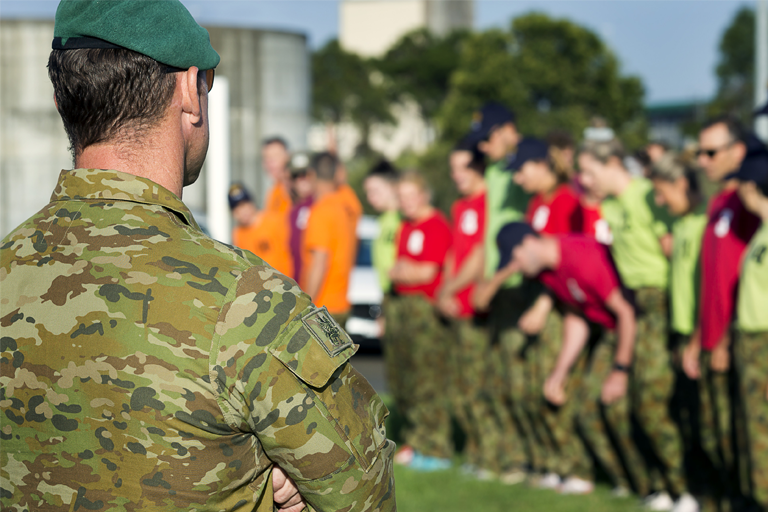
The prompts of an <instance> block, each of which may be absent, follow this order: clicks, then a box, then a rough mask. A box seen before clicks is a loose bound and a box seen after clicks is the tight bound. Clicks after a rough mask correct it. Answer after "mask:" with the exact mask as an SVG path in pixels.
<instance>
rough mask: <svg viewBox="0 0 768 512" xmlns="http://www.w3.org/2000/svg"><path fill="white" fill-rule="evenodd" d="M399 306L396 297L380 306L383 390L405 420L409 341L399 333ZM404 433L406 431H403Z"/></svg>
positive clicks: (401, 324)
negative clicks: (385, 389)
mask: <svg viewBox="0 0 768 512" xmlns="http://www.w3.org/2000/svg"><path fill="white" fill-rule="evenodd" d="M401 304H403V301H401V300H398V298H397V297H393V296H391V295H387V296H385V297H384V301H383V302H382V310H383V313H384V320H385V322H386V327H385V331H384V338H383V339H382V351H383V353H384V366H385V371H386V376H387V388H388V389H389V392H390V393H391V394H392V398H393V399H394V402H395V407H396V408H397V412H398V414H399V415H400V416H401V417H403V418H405V417H406V416H407V414H408V409H409V406H410V403H411V393H410V391H409V390H408V388H407V385H406V376H407V375H408V374H409V373H411V372H412V371H413V369H412V366H413V360H412V353H411V343H412V339H411V336H410V335H409V333H407V332H406V331H405V330H404V329H403V325H404V323H403V321H402V318H403V316H404V313H403V312H402V309H403V308H402V307H401ZM406 430H407V427H406Z"/></svg>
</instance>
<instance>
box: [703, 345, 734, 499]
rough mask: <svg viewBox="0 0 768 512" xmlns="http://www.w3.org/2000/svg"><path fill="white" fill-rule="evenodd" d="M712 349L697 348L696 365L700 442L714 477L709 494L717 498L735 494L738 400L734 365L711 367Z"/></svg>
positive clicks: (731, 497)
mask: <svg viewBox="0 0 768 512" xmlns="http://www.w3.org/2000/svg"><path fill="white" fill-rule="evenodd" d="M711 361H712V353H711V352H708V351H703V350H702V352H701V358H700V360H699V366H700V368H701V378H700V379H699V393H700V395H699V398H700V400H701V409H700V411H701V412H700V414H701V444H702V448H704V451H705V452H706V454H707V457H708V458H709V460H710V462H711V463H712V465H713V466H714V467H715V471H716V473H717V476H718V479H717V482H715V488H714V489H712V490H713V494H714V495H715V498H716V499H718V500H722V499H724V498H730V499H733V498H734V497H735V496H737V495H738V494H739V471H738V469H737V463H736V460H737V457H736V455H737V454H736V452H737V446H736V430H735V428H734V426H735V425H734V422H735V421H736V414H735V408H736V405H737V402H738V400H739V393H738V381H737V379H738V378H737V376H736V367H735V365H734V364H732V365H731V367H730V368H729V370H728V371H727V372H715V371H712V368H711Z"/></svg>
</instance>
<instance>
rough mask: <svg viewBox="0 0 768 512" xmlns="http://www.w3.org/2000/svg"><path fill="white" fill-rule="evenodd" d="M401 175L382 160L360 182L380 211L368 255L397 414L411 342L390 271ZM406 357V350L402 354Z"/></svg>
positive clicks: (402, 404)
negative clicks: (375, 279) (376, 281)
mask: <svg viewBox="0 0 768 512" xmlns="http://www.w3.org/2000/svg"><path fill="white" fill-rule="evenodd" d="M399 178H400V173H399V172H398V170H397V169H396V168H395V167H394V166H393V165H392V164H391V163H390V162H388V161H387V160H382V161H380V162H379V163H377V164H376V165H375V166H373V167H372V168H371V170H370V171H369V172H368V175H367V176H366V178H365V181H363V189H364V190H365V196H366V198H367V200H368V203H369V204H370V205H371V206H372V207H373V209H374V210H376V211H377V212H378V213H379V217H378V222H379V235H378V236H377V237H376V239H375V240H374V241H373V244H372V247H371V256H372V259H373V268H374V269H375V270H376V274H377V275H378V277H379V283H380V284H381V290H382V292H383V293H384V299H383V301H382V312H383V322H382V323H383V325H384V334H383V340H382V342H383V343H382V345H383V346H382V350H383V353H384V363H385V367H386V374H387V387H388V388H389V390H390V392H391V393H392V396H393V398H394V399H395V405H396V406H397V410H398V413H399V414H405V413H406V410H407V409H408V404H409V403H410V402H409V395H410V392H409V391H408V390H407V389H406V384H405V377H406V374H407V372H408V371H409V369H408V368H407V367H406V366H407V364H406V362H407V361H410V358H409V357H403V351H408V350H410V348H409V347H408V344H409V342H410V340H409V338H408V336H402V335H401V334H402V333H398V332H397V325H398V324H399V321H398V318H399V316H400V315H401V313H399V312H398V311H396V306H395V304H394V302H393V301H392V300H391V299H392V280H391V279H390V278H389V271H390V270H391V269H392V267H393V266H394V264H395V260H396V259H397V237H398V233H399V232H400V223H401V218H400V212H399V207H400V204H399V201H398V199H397V182H398V180H399ZM405 356H407V352H406V353H405Z"/></svg>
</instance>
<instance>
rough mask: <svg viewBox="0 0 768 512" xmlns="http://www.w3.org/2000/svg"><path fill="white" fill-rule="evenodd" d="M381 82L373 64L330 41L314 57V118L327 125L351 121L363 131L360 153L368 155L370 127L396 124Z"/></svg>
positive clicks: (387, 95)
mask: <svg viewBox="0 0 768 512" xmlns="http://www.w3.org/2000/svg"><path fill="white" fill-rule="evenodd" d="M382 82H383V80H382V77H381V74H380V73H379V72H378V71H377V70H376V69H375V68H374V67H373V65H372V63H371V61H369V60H366V59H363V58H362V57H360V56H358V55H356V54H354V53H349V52H347V51H345V50H344V49H343V48H342V47H341V46H340V45H339V42H338V40H336V39H334V40H332V41H329V42H328V43H327V44H326V45H325V46H323V47H322V48H320V49H319V50H317V51H316V52H315V53H313V54H312V115H313V117H314V118H315V119H316V120H318V121H321V122H324V123H326V124H328V125H338V124H339V123H341V122H345V121H346V122H351V123H352V124H354V125H355V126H356V127H357V128H358V129H359V130H360V135H361V142H360V146H359V148H358V152H359V153H369V152H370V147H369V145H368V136H369V134H370V129H371V126H372V125H373V124H387V123H391V122H392V121H394V118H393V117H392V114H391V113H390V111H389V107H390V103H391V102H390V96H389V94H388V93H387V91H386V89H385V87H384V86H383V85H382Z"/></svg>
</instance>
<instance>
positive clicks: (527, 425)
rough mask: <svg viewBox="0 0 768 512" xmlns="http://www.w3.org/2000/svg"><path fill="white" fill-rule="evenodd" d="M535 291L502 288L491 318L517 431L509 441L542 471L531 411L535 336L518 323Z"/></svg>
mask: <svg viewBox="0 0 768 512" xmlns="http://www.w3.org/2000/svg"><path fill="white" fill-rule="evenodd" d="M526 284H527V282H526ZM534 291H535V292H538V288H537V289H536V290H533V289H532V288H529V287H528V286H527V285H523V286H521V287H519V288H506V289H501V290H500V291H499V293H498V294H497V295H496V297H494V300H493V302H492V304H491V316H490V319H491V326H492V329H494V330H495V336H497V339H498V343H499V344H500V355H501V361H502V365H503V368H502V370H503V375H504V388H505V390H504V400H505V402H506V407H507V408H508V410H509V414H510V415H511V418H512V421H513V422H514V428H515V430H516V433H517V438H516V439H514V438H513V439H512V440H510V441H509V442H510V443H518V444H519V445H520V447H522V449H523V452H522V454H523V457H524V460H525V463H526V464H527V465H529V466H530V467H532V468H533V469H534V470H537V471H540V470H542V469H543V464H544V456H543V453H542V446H541V443H540V442H539V440H538V439H537V437H536V436H537V433H536V432H535V425H534V423H533V421H532V418H531V415H530V409H531V406H530V392H531V383H532V381H533V379H534V375H535V359H534V358H533V357H532V356H531V357H530V358H529V357H528V349H529V348H530V347H531V344H532V343H533V342H534V341H535V340H534V339H531V338H529V337H528V336H527V335H526V334H525V333H523V332H522V331H521V330H520V329H519V328H518V327H517V322H518V320H519V319H520V316H521V315H522V314H523V313H524V312H525V311H527V309H528V308H529V307H530V306H531V305H532V304H533V302H534V301H535V299H536V297H538V293H534ZM517 449H518V450H519V449H520V448H517ZM523 457H520V455H517V454H516V455H515V456H514V458H515V459H520V458H523Z"/></svg>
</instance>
